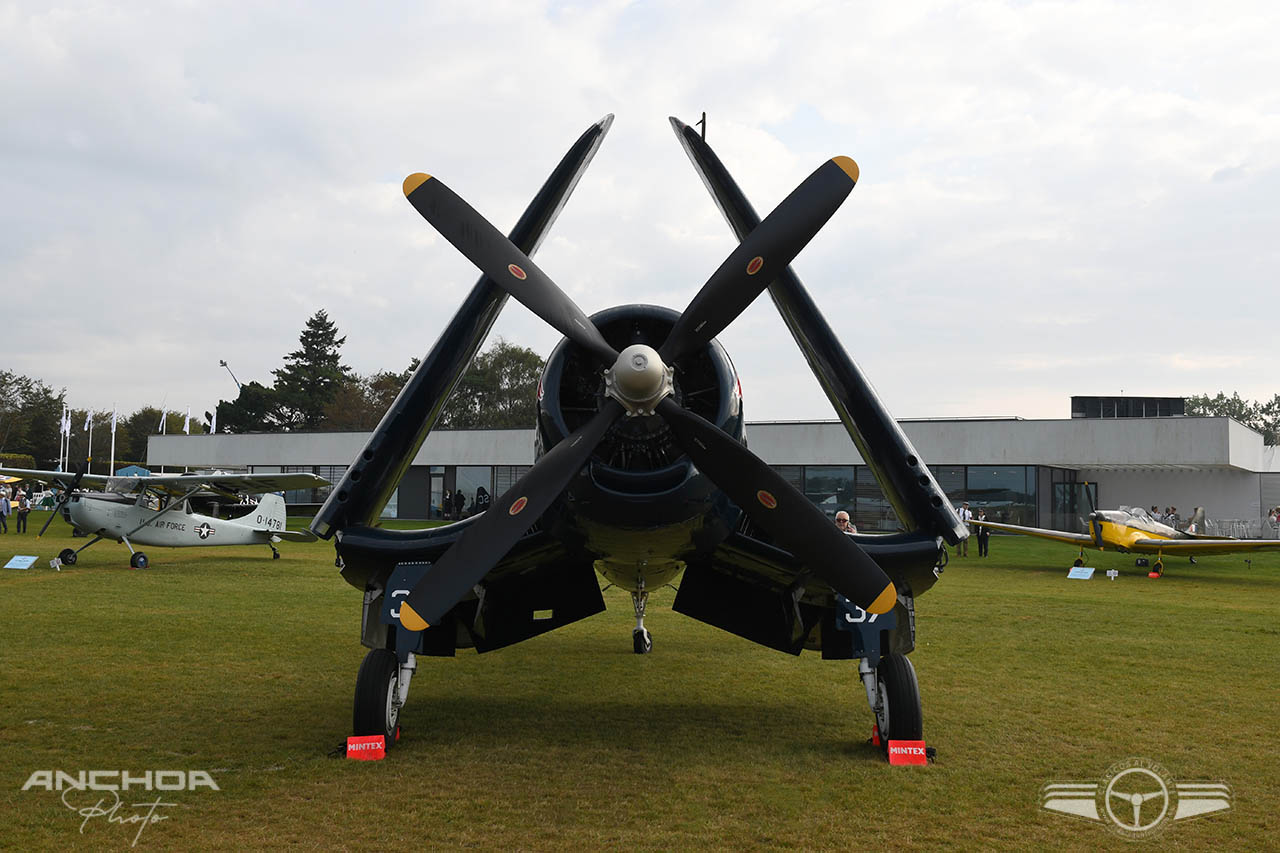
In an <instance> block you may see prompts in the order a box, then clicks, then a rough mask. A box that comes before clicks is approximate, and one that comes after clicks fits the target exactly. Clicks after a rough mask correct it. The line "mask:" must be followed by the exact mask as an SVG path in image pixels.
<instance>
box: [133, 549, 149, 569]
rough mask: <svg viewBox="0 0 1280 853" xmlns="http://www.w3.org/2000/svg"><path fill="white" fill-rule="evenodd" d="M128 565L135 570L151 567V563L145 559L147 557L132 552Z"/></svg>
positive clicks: (138, 552)
mask: <svg viewBox="0 0 1280 853" xmlns="http://www.w3.org/2000/svg"><path fill="white" fill-rule="evenodd" d="M129 565H130V566H132V567H133V568H135V569H145V568H146V567H147V566H149V565H151V561H150V560H148V559H147V555H146V554H144V553H142V552H141V551H134V552H133V554H132V556H130V557H129Z"/></svg>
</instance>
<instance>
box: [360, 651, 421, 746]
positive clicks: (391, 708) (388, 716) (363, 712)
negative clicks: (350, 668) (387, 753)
mask: <svg viewBox="0 0 1280 853" xmlns="http://www.w3.org/2000/svg"><path fill="white" fill-rule="evenodd" d="M417 671H418V661H417V658H416V657H415V656H414V654H413V652H409V653H408V655H407V656H406V658H405V661H404V663H401V662H400V661H399V660H398V659H397V658H396V653H395V652H393V651H391V650H390V649H371V650H370V651H369V653H368V654H367V655H365V656H364V663H362V664H360V674H359V675H357V676H356V700H355V707H354V709H353V711H352V715H351V730H352V732H353V733H354V734H356V735H382V736H383V737H385V738H386V746H387V748H388V749H390V748H391V747H392V746H393V745H395V742H396V731H397V729H398V728H399V724H400V709H401V708H403V707H404V705H405V702H407V701H408V699H409V682H410V681H412V680H413V674H414V673H415V672H417Z"/></svg>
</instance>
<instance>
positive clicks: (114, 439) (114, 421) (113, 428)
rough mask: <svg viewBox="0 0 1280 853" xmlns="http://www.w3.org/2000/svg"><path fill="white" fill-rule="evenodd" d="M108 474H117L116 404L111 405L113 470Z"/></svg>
mask: <svg viewBox="0 0 1280 853" xmlns="http://www.w3.org/2000/svg"><path fill="white" fill-rule="evenodd" d="M107 473H108V474H112V475H114V474H115V473H116V404H115V403H112V404H111V470H110V471H108V472H107Z"/></svg>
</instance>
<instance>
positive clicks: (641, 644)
mask: <svg viewBox="0 0 1280 853" xmlns="http://www.w3.org/2000/svg"><path fill="white" fill-rule="evenodd" d="M631 650H632V651H634V652H635V653H636V654H638V655H647V654H649V652H651V651H653V635H652V634H650V633H649V632H648V631H644V630H641V631H632V632H631Z"/></svg>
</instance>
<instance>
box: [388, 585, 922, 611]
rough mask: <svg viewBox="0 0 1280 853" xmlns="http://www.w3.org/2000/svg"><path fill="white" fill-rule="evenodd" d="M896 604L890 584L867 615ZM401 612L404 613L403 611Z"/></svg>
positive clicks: (895, 591) (885, 609)
mask: <svg viewBox="0 0 1280 853" xmlns="http://www.w3.org/2000/svg"><path fill="white" fill-rule="evenodd" d="M897 603H898V591H897V590H896V589H894V588H893V584H892V583H890V584H889V585H888V586H886V587H885V588H884V592H882V593H880V594H879V595H877V596H876V600H875V601H873V602H871V604H870V605H869V606H868V607H867V612H868V613H888V612H889V611H890V610H892V609H893V605H895V604H897ZM401 612H404V611H403V610H402V611H401Z"/></svg>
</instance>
